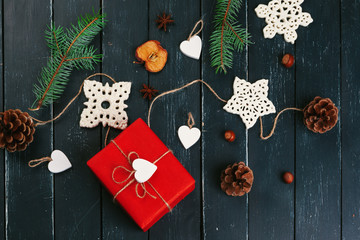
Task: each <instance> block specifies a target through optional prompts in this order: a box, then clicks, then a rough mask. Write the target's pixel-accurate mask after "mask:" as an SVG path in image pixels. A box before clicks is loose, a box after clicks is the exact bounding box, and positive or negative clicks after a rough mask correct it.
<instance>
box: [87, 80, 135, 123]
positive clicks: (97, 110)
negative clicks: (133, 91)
mask: <svg viewBox="0 0 360 240" xmlns="http://www.w3.org/2000/svg"><path fill="white" fill-rule="evenodd" d="M130 88H131V82H117V83H114V84H113V85H112V86H111V87H110V86H109V84H108V83H106V84H105V86H103V85H102V83H101V82H98V81H94V80H85V83H84V93H85V96H86V97H87V98H88V101H87V102H85V103H84V105H86V106H87V107H86V108H84V110H83V111H82V113H81V118H80V127H87V128H93V127H96V126H97V125H98V124H99V123H102V124H103V126H104V127H105V126H106V125H108V126H110V127H113V128H118V129H125V128H126V127H127V122H128V116H127V114H126V112H125V110H124V109H125V108H127V107H128V106H127V105H126V104H125V103H124V101H125V100H127V99H128V98H129V94H130Z"/></svg>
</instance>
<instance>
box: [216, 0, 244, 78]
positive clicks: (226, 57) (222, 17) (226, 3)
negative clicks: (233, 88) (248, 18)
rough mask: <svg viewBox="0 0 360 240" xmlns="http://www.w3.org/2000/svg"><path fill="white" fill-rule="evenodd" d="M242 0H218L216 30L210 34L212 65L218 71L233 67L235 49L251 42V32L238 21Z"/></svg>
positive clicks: (241, 48)
mask: <svg viewBox="0 0 360 240" xmlns="http://www.w3.org/2000/svg"><path fill="white" fill-rule="evenodd" d="M241 4H242V0H218V1H217V4H216V10H215V14H214V31H213V33H212V34H211V36H210V55H211V66H212V67H215V68H216V73H218V72H219V71H220V72H222V71H223V72H224V73H226V68H232V61H233V51H234V50H236V51H242V50H243V49H244V46H245V45H248V44H251V41H250V40H249V39H250V38H251V36H250V34H249V33H248V32H247V30H246V29H245V28H242V27H241V25H240V24H239V23H238V22H237V20H236V18H237V14H238V12H239V9H240V8H241Z"/></svg>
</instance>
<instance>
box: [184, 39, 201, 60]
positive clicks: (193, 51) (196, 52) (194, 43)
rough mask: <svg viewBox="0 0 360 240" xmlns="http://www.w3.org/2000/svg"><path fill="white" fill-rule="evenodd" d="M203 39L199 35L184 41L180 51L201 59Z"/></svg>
mask: <svg viewBox="0 0 360 240" xmlns="http://www.w3.org/2000/svg"><path fill="white" fill-rule="evenodd" d="M201 46H202V41H201V38H200V37H199V36H197V35H196V36H193V37H191V38H190V40H185V41H182V42H181V44H180V51H181V52H182V53H183V54H184V55H186V56H188V57H191V58H194V59H197V60H198V59H199V58H200V54H201Z"/></svg>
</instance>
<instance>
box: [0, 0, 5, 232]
mask: <svg viewBox="0 0 360 240" xmlns="http://www.w3.org/2000/svg"><path fill="white" fill-rule="evenodd" d="M0 3H1V6H0V26H2V22H3V7H2V6H3V2H2V1H1V2H0ZM0 36H1V37H0V46H1V47H0V64H1V65H0V86H1V90H0V111H1V112H3V111H4V100H5V99H4V78H3V76H4V75H3V74H4V69H3V68H4V59H3V51H4V49H3V37H4V35H3V31H1V33H0ZM0 161H1V163H0V174H1V176H3V177H1V178H0V196H1V198H0V236H2V237H3V239H5V237H6V235H5V151H4V150H3V149H0Z"/></svg>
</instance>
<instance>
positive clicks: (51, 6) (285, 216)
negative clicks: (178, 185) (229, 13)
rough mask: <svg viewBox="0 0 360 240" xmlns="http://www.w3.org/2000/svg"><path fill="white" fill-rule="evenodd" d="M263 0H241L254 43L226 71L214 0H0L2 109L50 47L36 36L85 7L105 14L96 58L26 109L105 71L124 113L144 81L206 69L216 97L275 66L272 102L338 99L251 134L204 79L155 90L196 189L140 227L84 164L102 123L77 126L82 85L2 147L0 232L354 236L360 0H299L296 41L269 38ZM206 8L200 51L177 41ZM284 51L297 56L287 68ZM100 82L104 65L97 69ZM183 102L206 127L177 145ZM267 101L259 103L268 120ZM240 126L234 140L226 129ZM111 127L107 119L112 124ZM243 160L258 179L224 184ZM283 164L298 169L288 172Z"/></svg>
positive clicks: (359, 178)
mask: <svg viewBox="0 0 360 240" xmlns="http://www.w3.org/2000/svg"><path fill="white" fill-rule="evenodd" d="M267 2H268V1H265V0H252V1H248V0H244V1H243V6H242V8H241V9H240V12H239V16H238V21H239V22H240V23H241V24H242V25H243V26H246V27H247V28H248V30H249V32H250V33H251V34H252V36H253V37H252V41H253V42H254V44H253V45H250V46H249V47H247V48H246V49H245V50H244V52H243V53H241V54H240V53H236V54H234V64H233V65H234V67H233V69H232V70H229V71H228V73H227V74H226V75H224V74H215V72H214V69H213V68H212V67H210V55H209V51H208V50H209V37H210V35H211V32H212V29H213V26H212V20H213V12H214V9H215V4H216V0H197V1H194V0H182V1H180V0H172V1H161V0H131V1H130V0H124V1H116V0H107V1H102V0H88V1H85V0H77V1H75V0H63V1H59V0H16V1H15V0H11V1H1V4H0V8H1V10H0V14H1V17H0V21H1V24H0V25H1V27H2V31H1V38H0V46H1V48H0V51H1V54H0V63H1V64H0V71H1V78H0V86H1V87H2V89H1V91H0V99H1V100H0V109H2V110H6V109H10V108H19V109H21V110H24V111H26V110H27V108H28V107H29V106H30V105H31V104H32V103H33V101H34V95H33V93H32V91H31V89H32V85H33V84H34V83H35V82H36V79H37V76H38V75H39V73H40V70H41V67H42V66H43V65H44V64H45V63H46V62H47V60H48V58H49V56H50V52H49V49H48V48H47V46H46V43H45V40H44V30H45V29H46V27H47V25H50V24H52V23H55V24H56V25H62V26H64V27H69V26H70V24H71V23H74V22H76V19H77V17H78V16H79V15H84V14H86V13H90V12H92V10H93V9H94V10H95V11H98V10H99V9H101V10H100V11H102V12H103V13H106V15H107V17H106V19H107V25H106V27H105V28H104V30H103V31H102V33H101V34H100V35H99V36H98V37H97V38H96V39H95V40H94V41H93V45H94V46H95V47H96V48H97V49H98V51H99V52H101V53H103V55H104V58H103V62H102V63H101V64H99V65H97V66H96V70H95V71H74V72H73V73H72V75H71V81H70V82H69V85H68V87H67V88H66V91H65V93H64V95H63V97H62V98H61V99H60V100H58V101H57V102H55V103H54V104H52V105H51V106H49V107H46V108H44V109H42V110H41V111H38V112H37V113H32V114H33V115H34V116H35V117H37V118H40V119H49V118H51V117H53V116H55V115H56V114H58V113H59V112H60V111H61V110H62V109H63V108H64V106H65V105H66V104H67V103H68V101H69V100H70V99H71V98H72V97H73V96H74V95H75V94H76V93H77V91H78V89H79V86H80V84H81V82H82V81H83V79H84V78H86V76H88V75H90V74H93V73H95V72H104V73H107V74H109V75H111V76H113V77H114V78H115V79H116V80H117V81H131V82H132V88H131V94H130V97H129V99H128V100H127V101H126V104H127V105H128V106H129V108H128V109H127V113H128V116H129V122H130V123H132V122H133V121H135V120H136V119H137V118H139V117H140V118H143V119H146V117H147V111H148V108H149V104H150V102H149V101H148V100H144V99H142V95H141V94H140V92H139V90H140V89H141V88H142V84H144V83H145V84H150V85H151V86H153V87H155V88H156V89H158V90H159V91H160V92H164V91H167V90H170V89H173V88H176V87H179V86H182V85H184V84H186V83H188V82H190V81H192V80H194V79H204V80H205V81H206V82H208V83H209V84H210V85H211V86H212V87H213V88H214V89H215V91H216V92H217V93H218V94H219V95H220V96H221V97H222V98H224V99H229V98H230V97H231V96H232V93H233V89H232V84H233V80H234V77H235V76H238V77H240V78H242V79H246V80H247V81H249V82H255V81H256V80H259V79H262V78H265V79H269V99H271V100H272V101H273V103H274V104H275V106H276V109H277V110H281V109H283V108H285V107H291V106H295V107H300V108H302V107H304V106H305V105H306V104H307V103H308V102H309V101H311V100H312V99H313V98H314V97H315V96H322V97H330V98H331V99H332V100H333V101H334V102H335V104H336V105H337V106H338V107H339V110H340V114H339V117H340V120H339V122H338V124H337V125H336V127H335V128H334V129H333V130H332V131H331V132H328V133H326V134H323V135H320V134H314V133H312V132H310V131H309V130H307V129H306V127H305V126H304V125H303V123H302V115H301V113H294V112H287V113H285V114H284V115H283V116H282V117H281V118H280V119H279V121H280V122H279V125H278V127H277V129H276V133H275V135H274V136H273V137H272V138H270V139H269V140H267V141H263V140H261V139H260V138H259V124H258V123H257V124H256V125H255V126H254V127H253V128H251V129H250V130H246V128H245V126H244V125H243V123H242V122H241V119H240V118H239V116H237V115H232V114H229V113H227V112H225V111H223V110H222V107H223V106H224V104H223V103H222V102H220V101H218V100H217V99H216V98H215V97H214V96H213V95H212V93H211V92H210V91H209V90H208V89H207V88H205V87H204V86H201V85H200V84H197V85H193V86H192V87H190V88H188V89H186V90H183V91H182V92H179V93H176V94H173V95H170V96H166V97H164V98H162V99H160V100H159V101H158V102H157V103H156V104H155V106H154V110H153V112H152V118H151V128H152V129H153V130H154V132H155V133H156V134H157V135H158V136H159V137H160V139H162V140H163V141H164V143H165V144H166V145H167V146H169V148H171V149H172V150H173V151H174V154H175V156H177V158H178V159H179V161H180V162H181V163H182V164H183V165H184V167H185V168H186V169H187V170H188V171H189V172H190V174H191V175H192V176H193V177H194V179H195V180H196V188H195V190H194V191H193V192H192V193H191V194H189V195H188V196H187V197H186V198H185V199H184V200H183V201H181V202H180V203H179V204H178V205H177V206H176V207H175V208H174V210H173V211H172V212H171V213H169V214H167V215H165V216H164V217H163V218H162V219H161V220H160V221H159V222H158V223H156V224H155V225H154V226H153V227H152V228H151V229H150V230H149V231H148V232H146V233H144V232H142V231H141V230H140V229H139V228H138V227H137V226H136V224H135V223H134V222H133V221H132V220H131V218H130V217H129V216H127V214H126V212H125V211H124V210H123V209H121V207H120V206H119V205H117V204H114V203H113V202H112V196H111V195H110V194H109V193H108V192H107V191H106V189H104V188H103V187H102V186H101V184H100V182H99V181H98V179H97V178H96V177H95V176H94V174H93V173H92V172H91V171H90V170H89V168H88V167H87V166H86V162H87V161H88V160H89V159H90V158H91V157H92V156H93V155H95V154H96V153H97V152H98V151H99V150H100V149H102V148H103V146H104V136H105V130H104V129H102V128H101V127H100V126H99V127H96V128H94V129H85V128H80V127H79V119H80V114H81V111H82V109H83V108H84V105H83V102H84V101H85V99H86V98H85V96H84V95H83V94H82V95H81V96H80V98H79V99H78V100H76V101H75V102H74V104H73V105H72V106H71V107H70V108H69V110H68V111H67V113H66V114H65V115H64V117H62V118H61V119H59V120H58V121H56V122H55V123H53V124H48V125H46V126H41V127H38V128H37V130H36V135H35V141H34V142H33V143H32V144H31V145H30V147H29V148H28V149H27V150H26V151H24V152H21V153H8V152H6V151H4V150H2V151H0V159H1V160H2V162H3V163H2V164H0V174H1V176H2V177H1V178H0V196H1V198H0V239H9V240H10V239H134V240H137V239H139V240H145V239H184V240H192V239H207V240H212V239H245V240H248V239H256V240H257V239H259V240H262V239H275V240H278V239H284V240H288V239H306V240H308V239H329V240H332V239H344V240H345V239H346V240H348V239H349V240H353V239H360V189H359V188H358V186H359V184H360V163H359V160H358V159H359V156H360V150H359V149H360V148H359V147H358V145H357V144H358V142H359V141H360V130H359V128H358V127H357V120H358V119H359V117H360V114H359V110H360V98H359V93H360V83H359V81H358V79H359V78H360V68H359V67H358V63H359V61H358V60H357V57H360V53H359V49H360V43H359V42H360V41H359V40H360V24H359V20H360V0H330V1H310V0H305V2H304V3H303V4H302V7H303V11H305V12H309V13H310V14H311V15H312V18H313V19H314V22H313V23H312V24H310V25H309V27H300V28H299V29H298V30H297V33H298V39H297V41H296V43H295V44H294V45H292V44H290V43H286V42H285V41H284V39H283V36H279V35H277V36H275V37H274V38H273V39H271V40H269V39H264V37H263V33H262V29H263V27H264V26H265V22H264V19H260V18H258V17H257V16H256V14H255V12H254V9H255V8H256V6H257V5H258V4H267ZM162 12H166V13H171V14H172V16H173V18H174V19H175V24H173V25H170V26H169V28H168V31H167V32H163V31H161V30H158V29H157V27H156V23H155V19H156V16H157V15H158V14H162ZM199 19H203V20H204V22H205V25H204V29H203V31H202V32H201V34H200V35H201V37H202V39H203V52H202V55H201V59H200V60H194V59H190V58H188V57H185V56H184V55H183V54H182V53H181V52H180V51H179V44H180V43H181V41H183V40H184V39H186V38H187V37H188V35H189V33H190V32H191V30H192V28H193V26H194V24H195V23H196V22H197V21H198V20H199ZM147 40H158V41H160V42H161V44H162V46H163V47H164V48H166V49H167V51H168V54H169V57H168V62H167V64H166V66H165V68H164V69H163V70H162V71H161V72H160V73H156V74H154V73H148V72H147V71H146V70H145V68H144V67H143V66H141V65H138V64H133V61H134V60H135V57H134V53H135V50H136V47H137V46H139V45H140V44H142V43H144V42H145V41H147ZM285 53H291V54H293V55H294V56H295V59H296V62H295V66H294V67H293V68H290V69H286V68H284V67H283V66H282V65H281V63H280V59H281V57H282V56H283V54H285ZM97 79H98V80H99V81H102V82H103V83H105V82H109V80H108V79H105V78H100V77H98V78H97ZM189 112H191V113H192V114H193V116H194V118H195V123H196V126H197V127H198V128H200V129H201V131H202V136H201V139H200V141H199V142H198V143H197V144H195V145H194V146H193V147H191V148H190V149H188V150H185V149H184V148H183V147H182V145H181V143H180V141H179V139H178V137H177V129H178V127H179V126H181V125H184V124H186V121H187V114H188V113H189ZM273 118H274V115H269V116H266V117H264V128H265V132H268V131H269V130H270V129H271V126H272V122H273ZM228 129H230V130H233V131H234V132H235V134H236V140H235V141H234V142H233V143H228V142H226V141H225V140H224V138H223V133H224V131H225V130H228ZM117 134H119V131H117V130H111V132H110V137H115V136H116V135H117ZM53 149H60V150H62V151H64V152H65V153H66V154H67V156H68V157H69V159H70V160H71V162H72V165H73V167H72V168H71V169H70V170H68V171H66V172H64V173H60V174H50V173H49V172H48V171H47V168H46V166H45V164H44V166H41V167H37V168H34V169H30V168H29V167H28V165H27V162H28V161H29V160H31V159H34V158H39V157H43V156H47V155H49V154H50V153H51V151H52V150H53ZM238 161H244V162H246V163H247V164H248V165H249V166H250V167H251V168H252V169H253V171H254V175H255V181H254V186H253V189H252V191H251V192H250V193H249V194H248V195H245V196H244V197H241V198H234V197H228V196H226V195H225V194H224V193H223V192H222V191H221V189H220V179H219V178H220V172H221V170H222V169H224V168H225V167H226V166H227V165H228V164H231V163H233V162H238ZM284 171H291V172H293V173H294V174H295V181H294V183H293V184H290V185H287V184H284V183H283V181H282V179H281V175H282V173H283V172H284Z"/></svg>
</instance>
